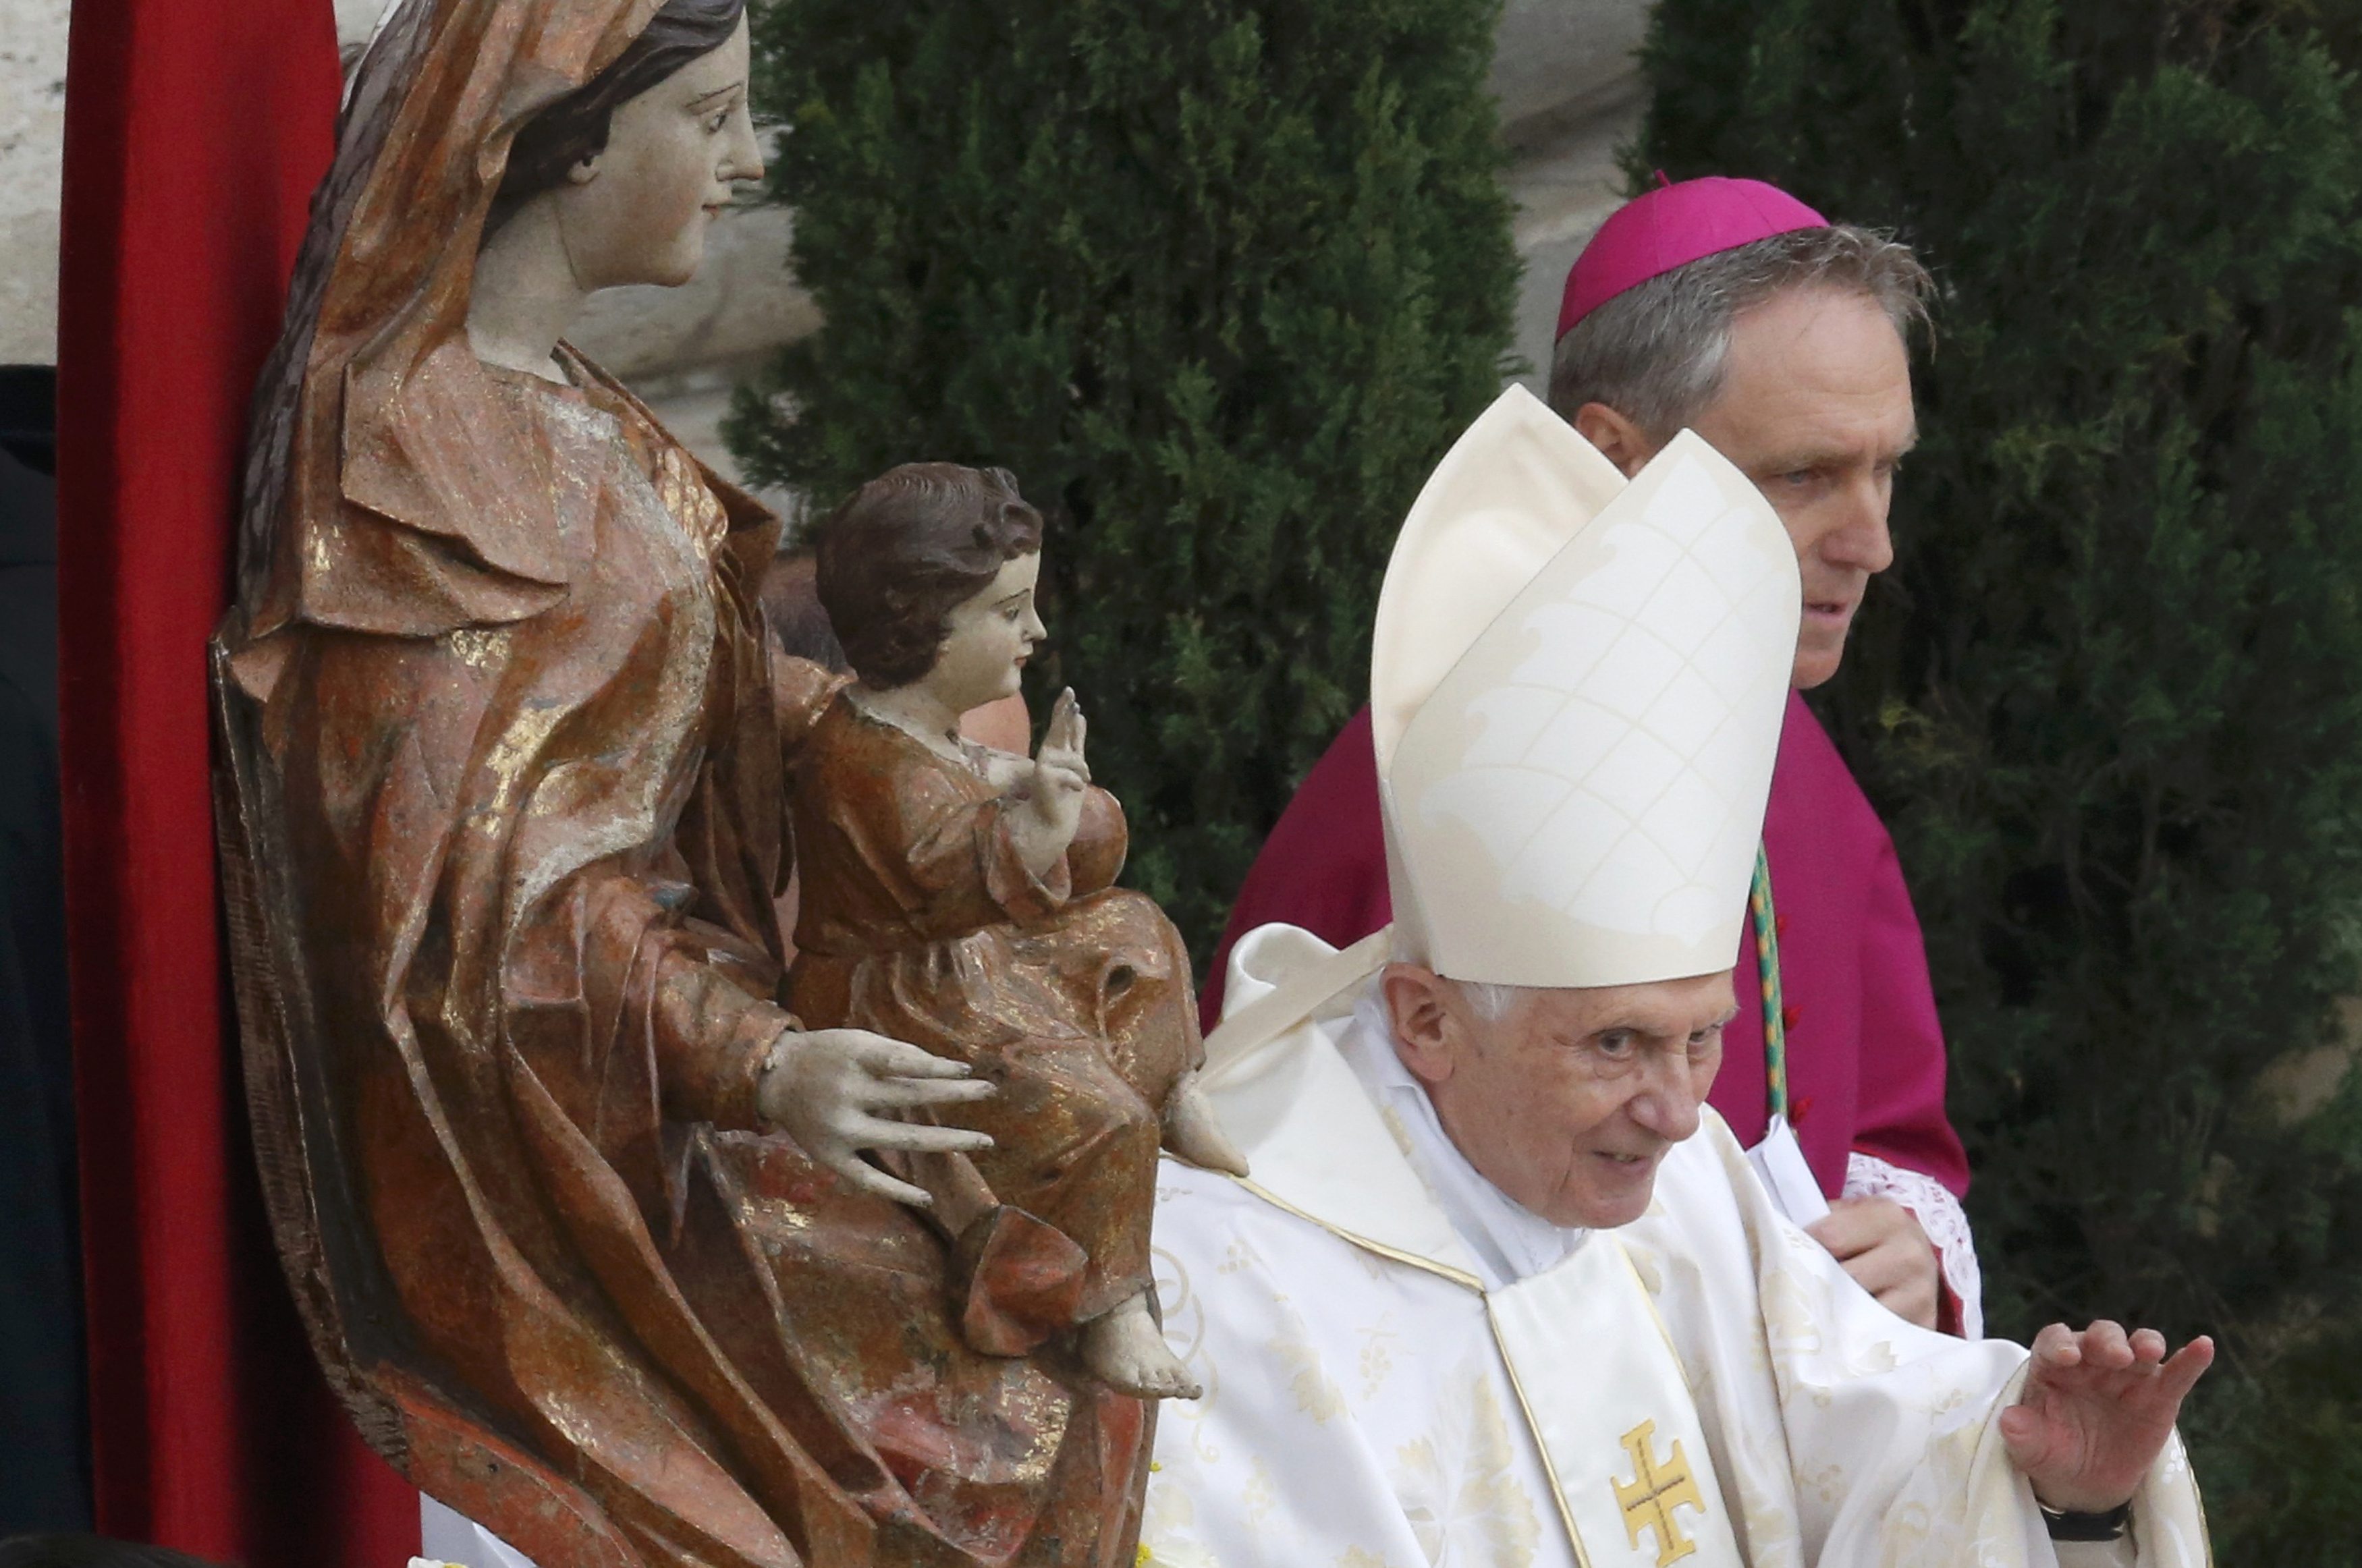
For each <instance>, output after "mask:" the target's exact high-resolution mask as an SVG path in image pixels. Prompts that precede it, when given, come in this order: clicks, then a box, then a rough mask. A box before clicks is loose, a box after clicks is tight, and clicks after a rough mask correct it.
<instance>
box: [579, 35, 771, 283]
mask: <svg viewBox="0 0 2362 1568" xmlns="http://www.w3.org/2000/svg"><path fill="white" fill-rule="evenodd" d="M747 58H748V54H747V41H746V22H745V18H744V17H741V18H740V19H739V22H738V28H737V30H736V31H735V32H734V33H732V34H731V35H730V41H729V42H727V43H725V44H723V46H722V47H721V48H719V49H716V50H710V51H709V52H707V53H705V54H702V55H700V56H699V57H698V58H697V59H695V60H693V61H690V62H689V63H688V64H687V65H685V66H683V67H681V69H680V70H679V71H678V72H674V73H673V74H672V75H671V76H668V77H667V78H666V79H665V80H664V81H662V82H659V83H657V84H656V85H655V86H653V87H651V88H649V89H648V90H647V91H646V92H645V93H643V94H640V95H639V96H638V97H636V98H630V99H626V100H625V101H624V103H622V104H620V105H617V106H616V109H615V113H614V117H613V119H612V120H611V121H609V123H608V129H607V146H606V148H605V149H604V150H602V151H601V152H600V153H599V154H598V155H597V156H596V157H593V158H589V159H585V160H583V161H581V162H580V163H578V164H576V165H575V166H574V167H573V168H572V169H571V170H569V171H568V175H567V182H566V183H565V184H564V185H561V186H560V187H559V188H558V204H557V212H558V226H559V234H560V236H561V237H562V239H563V241H564V244H565V246H566V257H567V260H568V263H569V264H570V265H571V266H572V268H573V271H574V281H575V282H576V283H577V284H579V286H580V287H581V288H582V289H584V290H585V291H586V292H587V291H589V290H592V289H605V288H613V287H614V286H616V285H618V284H623V283H664V284H678V283H685V282H689V280H690V278H692V277H694V276H695V275H696V272H697V269H698V266H699V264H700V263H701V262H702V261H703V260H704V259H705V231H706V229H707V227H708V226H710V225H711V224H712V222H713V220H714V218H715V217H716V216H717V215H720V213H721V211H722V208H723V205H724V204H727V203H728V202H729V200H730V188H731V186H732V185H733V184H734V182H737V181H740V180H756V179H760V178H761V177H762V174H763V157H762V153H761V151H760V149H757V148H756V145H755V127H754V124H753V122H752V121H751V120H750V119H749V118H748V117H747V110H746V71H747Z"/></svg>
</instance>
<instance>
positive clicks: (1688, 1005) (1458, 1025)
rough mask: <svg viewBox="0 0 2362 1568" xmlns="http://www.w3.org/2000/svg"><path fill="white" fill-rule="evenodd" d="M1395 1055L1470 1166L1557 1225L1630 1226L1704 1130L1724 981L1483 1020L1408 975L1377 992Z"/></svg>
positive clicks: (1563, 998)
mask: <svg viewBox="0 0 2362 1568" xmlns="http://www.w3.org/2000/svg"><path fill="white" fill-rule="evenodd" d="M1382 983H1383V985H1384V988H1385V999H1386V1005H1387V1010H1388V1012H1389V1014H1390V1015H1391V1017H1392V1019H1393V1022H1394V1029H1395V1043H1396V1051H1397V1052H1399V1053H1400V1055H1401V1056H1402V1059H1403V1063H1404V1065H1405V1066H1407V1067H1409V1069H1410V1070H1411V1072H1412V1073H1413V1074H1414V1075H1415V1076H1416V1077H1418V1079H1419V1081H1420V1082H1421V1083H1422V1084H1424V1085H1425V1086H1426V1088H1427V1093H1428V1098H1429V1099H1430V1100H1432V1101H1433V1102H1434V1105H1435V1110H1436V1116H1437V1118H1438V1119H1439V1120H1440V1121H1441V1122H1442V1123H1443V1130H1444V1132H1447V1133H1449V1134H1450V1135H1451V1141H1452V1143H1455V1144H1457V1145H1458V1146H1459V1148H1460V1151H1461V1153H1462V1154H1465V1155H1467V1156H1468V1162H1469V1164H1471V1165H1474V1166H1475V1167H1476V1169H1477V1170H1478V1171H1479V1172H1480V1173H1481V1174H1482V1175H1483V1176H1485V1179H1486V1180H1488V1181H1490V1182H1491V1183H1492V1184H1493V1185H1494V1186H1495V1187H1499V1188H1500V1189H1501V1190H1502V1191H1503V1192H1505V1193H1507V1195H1508V1196H1509V1197H1511V1198H1515V1199H1517V1201H1518V1203H1520V1204H1522V1205H1524V1206H1525V1207H1526V1208H1527V1209H1529V1210H1531V1211H1532V1212H1534V1213H1536V1214H1539V1215H1540V1216H1541V1217H1542V1218H1543V1219H1545V1220H1551V1222H1552V1223H1554V1224H1559V1225H1565V1226H1584V1227H1591V1228H1605V1227H1607V1226H1614V1225H1624V1224H1629V1223H1630V1222H1631V1221H1633V1220H1638V1219H1639V1217H1640V1216H1641V1214H1642V1213H1643V1212H1644V1211H1646V1209H1648V1207H1649V1198H1650V1194H1651V1193H1652V1192H1653V1191H1654V1190H1655V1187H1656V1181H1657V1166H1658V1165H1659V1163H1660V1162H1661V1161H1662V1160H1663V1158H1664V1156H1665V1152H1666V1151H1667V1150H1669V1149H1671V1148H1672V1146H1673V1145H1674V1144H1675V1143H1680V1142H1681V1141H1682V1140H1683V1139H1684V1138H1686V1137H1688V1136H1689V1135H1690V1134H1691V1133H1693V1132H1696V1131H1697V1128H1698V1106H1699V1105H1700V1103H1702V1102H1703V1101H1704V1099H1705V1093H1706V1090H1707V1089H1708V1088H1711V1087H1712V1086H1713V1084H1714V1075H1715V1069H1716V1067H1718V1066H1721V1063H1722V1029H1723V1025H1724V1024H1725V1023H1727V1022H1728V1021H1730V1018H1731V1016H1732V1014H1733V1013H1734V1012H1735V1011H1736V1009H1734V1008H1733V1007H1732V1005H1731V988H1730V976H1729V975H1728V974H1727V973H1724V974H1718V975H1701V976H1698V977H1694V978H1692V979H1686V980H1659V981H1654V982H1651V983H1650V984H1647V985H1638V986H1603V987H1597V988H1589V989H1581V990H1546V991H1534V992H1529V993H1527V994H1526V995H1525V996H1523V997H1522V998H1521V999H1519V1000H1518V1003H1517V1005H1515V1006H1514V1007H1512V1008H1511V1009H1510V1010H1509V1012H1508V1015H1507V1017H1505V1018H1501V1019H1497V1020H1496V1019H1487V1018H1485V1017H1484V1016H1483V1015H1482V1014H1481V1013H1479V1012H1478V1011H1477V1010H1476V1009H1475V1008H1474V1007H1473V1006H1472V1005H1471V1004H1470V1002H1469V1000H1468V999H1467V998H1466V996H1465V995H1463V994H1462V992H1461V990H1460V988H1458V987H1457V986H1455V985H1453V984H1452V983H1451V982H1450V981H1448V980H1441V979H1439V978H1438V977H1436V976H1435V975H1434V974H1433V973H1432V972H1430V971H1429V970H1427V969H1423V968H1420V967H1418V966H1416V965H1408V964H1396V965H1392V966H1388V968H1387V970H1386V972H1385V978H1384V980H1383V982H1382Z"/></svg>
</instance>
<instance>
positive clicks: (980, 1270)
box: [789, 463, 1246, 1397]
mask: <svg viewBox="0 0 2362 1568" xmlns="http://www.w3.org/2000/svg"><path fill="white" fill-rule="evenodd" d="M1041 551H1042V519H1041V517H1040V515H1039V513H1036V512H1035V511H1034V509H1033V508H1032V507H1031V506H1029V505H1027V504H1026V503H1025V502H1024V501H1023V500H1022V499H1021V497H1020V496H1019V495H1018V493H1017V488H1016V485H1015V482H1014V481H1013V480H1011V479H1010V476H1009V475H1008V474H1006V473H1005V472H1002V471H1001V470H999V469H991V470H987V471H979V470H977V469H966V468H960V467H956V466H955V465H953V464H949V463H913V464H909V465H906V466H904V467H902V468H899V469H894V470H893V471H892V472H891V473H889V474H887V475H885V476H884V477H883V478H881V479H877V480H872V481H871V482H870V483H868V484H866V485H865V486H863V487H862V488H861V490H860V491H858V492H856V493H855V495H854V496H853V498H852V499H851V500H850V501H848V502H845V503H844V506H842V507H841V508H839V509H838V510H837V512H836V513H834V515H833V516H832V517H830V518H829V519H828V520H827V521H826V523H825V524H824V525H822V528H821V530H820V537H819V550H818V554H819V560H818V588H819V591H820V597H821V602H822V605H823V607H825V608H826V610H827V611H828V614H829V619H830V621H831V623H832V624H833V625H835V626H836V627H837V628H838V629H839V632H840V635H841V638H842V640H843V642H844V651H845V657H846V658H847V660H848V661H849V662H850V663H851V664H852V666H853V668H854V669H855V673H856V675H857V676H858V679H856V680H855V682H854V683H853V684H852V685H850V686H848V687H846V688H844V690H842V691H840V692H838V693H836V695H835V697H834V699H833V701H831V702H830V703H829V704H828V706H827V708H826V710H825V712H822V714H821V715H820V717H819V718H818V719H817V721H816V722H815V723H813V725H812V728H811V734H810V736H809V738H808V739H806V740H805V741H804V742H803V744H802V745H801V746H800V748H799V751H798V756H797V760H796V766H795V779H796V782H795V787H794V791H793V795H794V801H795V810H794V821H795V843H796V846H797V856H798V865H799V868H800V874H801V877H802V893H801V898H802V902H801V906H800V916H799V918H798V921H797V931H796V944H797V947H798V949H799V950H800V952H799V956H798V958H797V961H796V968H795V986H794V1001H795V1007H796V1010H797V1012H798V1013H799V1014H800V1016H801V1017H802V1018H803V1020H804V1021H805V1022H806V1023H807V1024H808V1025H820V1024H857V1025H859V1026H861V1027H862V1028H865V1029H870V1030H876V1031H878V1032H882V1033H885V1034H888V1035H891V1036H893V1037H894V1038H896V1039H899V1040H904V1041H909V1042H912V1043H918V1044H921V1045H923V1046H924V1047H926V1049H927V1050H929V1051H930V1052H932V1053H933V1054H935V1055H939V1056H942V1057H944V1059H946V1060H950V1061H955V1062H958V1063H960V1064H961V1065H963V1066H968V1067H972V1068H974V1069H975V1070H976V1072H977V1076H978V1077H980V1078H981V1079H983V1080H985V1081H986V1082H988V1083H989V1084H991V1085H992V1086H994V1087H995V1088H997V1090H998V1092H997V1093H996V1094H994V1095H993V1096H992V1097H991V1098H989V1099H983V1100H981V1101H980V1103H976V1104H972V1105H967V1106H963V1107H961V1108H959V1110H957V1111H956V1113H955V1116H956V1120H957V1121H958V1122H959V1123H960V1124H961V1125H962V1126H965V1127H968V1128H973V1129H977V1130H979V1131H981V1132H988V1133H989V1134H990V1142H989V1143H979V1144H978V1145H977V1147H976V1148H974V1149H973V1150H971V1151H969V1152H966V1153H956V1152H944V1153H922V1154H913V1155H909V1156H904V1157H903V1158H902V1160H901V1161H900V1164H901V1165H903V1167H904V1171H905V1174H906V1175H907V1176H909V1177H910V1178H911V1181H912V1182H914V1183H916V1184H917V1185H916V1186H910V1185H894V1186H889V1187H885V1188H884V1189H885V1190H888V1191H889V1192H892V1193H893V1194H895V1195H896V1196H900V1197H904V1198H909V1199H911V1200H912V1201H915V1202H921V1203H924V1204H927V1205H929V1206H930V1207H931V1209H932V1211H933V1213H934V1214H935V1215H936V1216H937V1218H938V1221H939V1223H940V1224H941V1225H942V1226H943V1228H944V1232H945V1234H946V1236H947V1237H948V1238H950V1239H951V1240H952V1241H953V1242H954V1244H955V1256H956V1258H957V1260H958V1262H957V1264H956V1265H955V1277H954V1280H953V1288H954V1290H955V1294H956V1296H957V1297H958V1298H959V1301H960V1304H961V1309H962V1320H963V1326H964V1330H965V1331H966V1334H967V1336H968V1339H969V1342H970V1343H971V1344H973V1345H975V1346H976V1347H977V1348H978V1349H981V1350H986V1351H992V1352H998V1353H1016V1352H1021V1351H1024V1350H1029V1349H1031V1348H1032V1346H1033V1345H1035V1344H1038V1343H1040V1342H1043V1340H1044V1339H1046V1338H1048V1337H1049V1336H1050V1335H1052V1334H1054V1333H1057V1332H1060V1331H1065V1330H1067V1329H1070V1328H1074V1327H1076V1326H1078V1325H1079V1326H1080V1328H1081V1351H1082V1356H1083V1360H1084V1364H1086V1365H1087V1366H1088V1367H1090V1368H1091V1370H1093V1371H1094V1372H1096V1373H1098V1375H1100V1376H1101V1377H1103V1378H1105V1379H1106V1380H1107V1381H1108V1382H1109V1383H1110V1384H1111V1385H1113V1386H1116V1387H1118V1388H1120V1389H1123V1390H1125V1391H1126V1392H1129V1393H1132V1394H1138V1395H1142V1396H1143V1397H1164V1396H1170V1395H1175V1394H1181V1395H1187V1396H1189V1397H1196V1396H1197V1394H1198V1387H1197V1386H1196V1385H1195V1384H1194V1383H1193V1382H1192V1381H1191V1380H1190V1379H1189V1376H1188V1375H1187V1371H1186V1370H1185V1369H1184V1368H1183V1366H1182V1364H1181V1363H1180V1362H1179V1360H1178V1359H1177V1358H1175V1356H1174V1354H1173V1353H1172V1352H1171V1351H1170V1350H1168V1349H1167V1348H1166V1346H1165V1343H1164V1336H1163V1334H1162V1333H1161V1331H1159V1330H1158V1327H1157V1324H1156V1321H1155V1320H1154V1318H1153V1316H1152V1310H1151V1307H1150V1302H1149V1296H1148V1289H1149V1271H1148V1227H1149V1215H1150V1211H1151V1209H1153V1205H1154V1202H1155V1185H1156V1157H1157V1149H1158V1146H1159V1143H1160V1140H1161V1141H1162V1142H1164V1143H1170V1144H1171V1145H1172V1147H1173V1148H1174V1150H1175V1153H1177V1154H1181V1155H1182V1156H1183V1157H1185V1158H1187V1159H1190V1160H1193V1161H1195V1162H1196V1163H1198V1164H1199V1165H1208V1166H1211V1167H1214V1168H1219V1169H1223V1170H1228V1171H1231V1172H1233V1173H1234V1174H1237V1175H1241V1176H1243V1175H1244V1174H1246V1166H1245V1163H1244V1161H1243V1160H1242V1158H1241V1157H1240V1155H1239V1154H1238V1153H1237V1151H1236V1149H1235V1148H1233V1147H1232V1146H1231V1143H1230V1141H1229V1139H1228V1138H1226V1137H1225V1136H1224V1135H1223V1134H1222V1132H1221V1131H1220V1128H1219V1127H1218V1126H1217V1125H1216V1124H1215V1122H1214V1121H1213V1117H1212V1115H1211V1112H1210V1111H1209V1109H1208V1108H1207V1105H1206V1102H1205V1100H1204V1099H1203V1097H1202V1096H1201V1095H1200V1094H1199V1093H1198V1088H1197V1080H1196V1076H1195V1069H1196V1067H1197V1066H1198V1061H1199V1059H1200V1058H1201V1057H1202V1055H1203V1051H1202V1048H1201V1046H1200V1044H1199V1042H1198V1025H1197V1019H1196V1016H1195V1014H1194V1012H1193V1010H1192V1004H1191V999H1190V994H1189V956H1188V953H1187V950H1186V949H1185V948H1184V947H1183V945H1182V943H1181V936H1180V933H1178V932H1176V931H1175V930H1174V929H1173V925H1172V922H1170V921H1168V920H1166V919H1165V917H1164V911H1161V910H1159V909H1158V908H1157V907H1156V906H1155V905H1154V904H1153V903H1152V902H1151V901H1149V900H1147V899H1145V898H1143V897H1142V896H1141V895H1140V894H1138V893H1132V892H1126V891H1123V890H1120V889H1115V888H1114V887H1112V886H1111V884H1112V883H1113V882H1114V880H1115V878H1116V874H1117V873H1118V872H1119V871H1120V869H1121V868H1122V865H1123V857H1124V842H1125V841H1124V823H1123V813H1122V811H1121V808H1120V807H1119V806H1118V805H1117V804H1116V801H1115V800H1114V798H1113V797H1112V796H1110V795H1109V794H1108V793H1107V792H1106V791H1105V790H1099V789H1097V788H1095V787H1093V786H1092V784H1091V782H1090V769H1089V767H1088V765H1087V763H1086V761H1085V759H1084V736H1085V723H1084V720H1083V714H1082V710H1081V707H1080V706H1079V705H1078V704H1077V703H1076V701H1075V694H1074V693H1073V692H1072V691H1071V690H1070V691H1067V692H1065V694H1064V695H1062V696H1061V697H1060V698H1059V699H1058V701H1057V704H1056V707H1055V709H1054V712H1053V713H1052V715H1051V719H1050V723H1049V728H1048V730H1047V732H1046V733H1045V734H1044V735H1043V741H1042V745H1041V748H1040V751H1039V753H1038V755H1036V756H1034V757H1033V758H1032V759H1031V760H1030V761H1029V760H1028V759H1026V758H1024V757H1020V756H1009V755H1007V754H1005V753H1000V752H996V751H992V750H989V749H988V748H987V747H984V746H981V745H977V744H976V743H974V742H972V741H968V740H964V739H962V738H961V735H960V733H959V719H960V715H961V714H963V713H965V712H969V711H970V710H972V709H976V708H979V707H982V706H984V705H985V704H986V703H988V702H991V701H997V700H999V699H1000V698H1003V697H1006V696H1009V695H1010V694H1011V693H1013V692H1015V691H1016V690H1017V687H1018V679H1019V675H1020V672H1021V670H1022V668H1023V667H1024V665H1025V663H1026V660H1027V659H1028V658H1029V657H1031V655H1032V651H1033V649H1034V647H1035V646H1036V645H1037V644H1038V643H1040V641H1041V640H1042V638H1043V635H1044V629H1043V624H1042V621H1041V617H1040V615H1039V613H1037V611H1036V609H1035V606H1034V597H1033V594H1034V584H1035V580H1036V579H1037V578H1038V577H1039V575H1040V572H1041V567H1042V555H1041ZM789 1130H790V1131H791V1132H796V1131H800V1128H799V1127H798V1126H797V1124H796V1122H795V1121H789ZM824 1135H825V1134H824V1133H823V1134H822V1136H824Z"/></svg>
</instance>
